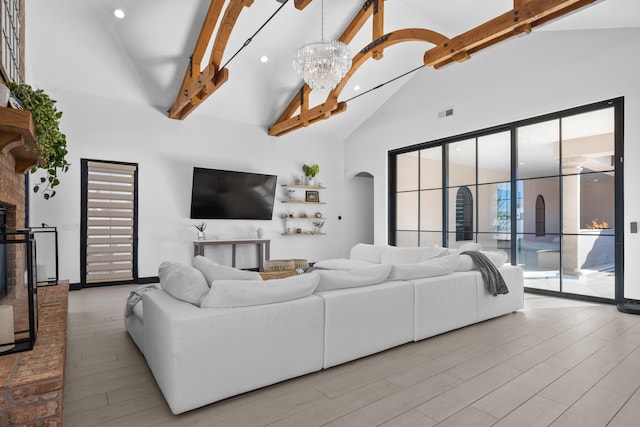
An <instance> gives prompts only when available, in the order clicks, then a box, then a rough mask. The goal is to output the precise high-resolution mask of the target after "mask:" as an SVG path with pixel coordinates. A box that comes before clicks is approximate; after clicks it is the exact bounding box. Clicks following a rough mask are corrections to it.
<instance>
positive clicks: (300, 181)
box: [296, 175, 304, 185]
mask: <svg viewBox="0 0 640 427" xmlns="http://www.w3.org/2000/svg"><path fill="white" fill-rule="evenodd" d="M296 185H304V176H302V175H298V176H296Z"/></svg>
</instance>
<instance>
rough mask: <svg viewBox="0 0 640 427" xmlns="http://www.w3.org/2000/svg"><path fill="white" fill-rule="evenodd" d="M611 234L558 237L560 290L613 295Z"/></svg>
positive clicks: (612, 244)
mask: <svg viewBox="0 0 640 427" xmlns="http://www.w3.org/2000/svg"><path fill="white" fill-rule="evenodd" d="M614 245H615V237H614V235H613V230H611V229H609V230H592V231H591V233H590V235H581V236H568V235H565V236H564V237H563V239H562V248H563V252H562V268H563V271H562V291H563V292H568V293H572V294H580V295H592V296H596V297H602V298H610V299H613V298H614V297H615V250H614Z"/></svg>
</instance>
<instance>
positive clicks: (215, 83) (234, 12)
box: [169, 0, 253, 120]
mask: <svg viewBox="0 0 640 427" xmlns="http://www.w3.org/2000/svg"><path fill="white" fill-rule="evenodd" d="M224 3H225V1H224V0H211V3H210V5H209V10H208V11H207V14H206V16H205V19H204V22H203V24H202V29H201V30H200V34H199V35H198V40H197V41H196V45H195V47H194V49H193V54H192V55H191V59H190V61H189V66H188V67H187V70H186V72H185V76H184V78H183V80H182V84H181V85H180V90H179V92H178V96H177V97H176V100H175V102H174V103H173V105H172V106H171V107H170V108H169V117H170V118H172V119H178V120H184V119H185V118H186V117H187V116H188V115H189V114H190V113H191V112H192V111H193V110H195V108H196V107H197V106H198V105H200V104H201V103H202V102H203V101H204V100H205V99H207V98H208V97H209V96H211V94H212V93H214V92H215V91H216V90H217V89H218V88H220V86H222V85H223V84H224V83H225V82H226V81H227V80H228V79H229V72H228V70H226V69H222V70H220V69H219V67H220V62H221V61H222V56H223V55H224V51H225V49H226V47H227V43H228V42H229V37H230V35H231V31H232V30H233V26H234V25H235V23H236V21H237V20H238V17H239V16H240V13H241V12H242V10H243V8H245V7H250V6H251V5H252V4H253V0H231V1H230V2H229V4H228V5H227V8H226V9H225V11H224V15H223V17H222V20H221V21H220V25H219V28H218V31H217V32H216V38H215V41H214V43H213V48H212V49H211V55H210V57H209V64H208V65H207V67H205V69H204V70H202V71H200V64H201V63H202V59H203V58H204V54H205V52H206V49H207V46H208V45H209V42H210V41H211V37H212V36H213V32H214V30H215V28H216V24H217V22H218V20H219V19H220V14H221V12H222V7H223V6H224Z"/></svg>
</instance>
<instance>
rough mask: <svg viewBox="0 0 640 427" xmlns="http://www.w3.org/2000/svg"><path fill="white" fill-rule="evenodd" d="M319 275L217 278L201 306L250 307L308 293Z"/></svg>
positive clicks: (290, 298)
mask: <svg viewBox="0 0 640 427" xmlns="http://www.w3.org/2000/svg"><path fill="white" fill-rule="evenodd" d="M319 280H320V276H318V274H317V273H315V272H312V273H309V274H299V275H296V276H291V277H286V278H284V279H273V280H265V281H258V280H214V281H213V282H212V283H211V290H210V291H209V293H208V294H207V295H206V297H205V298H204V300H203V301H202V304H201V307H209V308H222V307H247V306H252V305H262V304H273V303H277V302H283V301H289V300H293V299H297V298H303V297H306V296H309V295H311V294H312V293H313V291H315V290H316V287H317V286H318V281H319Z"/></svg>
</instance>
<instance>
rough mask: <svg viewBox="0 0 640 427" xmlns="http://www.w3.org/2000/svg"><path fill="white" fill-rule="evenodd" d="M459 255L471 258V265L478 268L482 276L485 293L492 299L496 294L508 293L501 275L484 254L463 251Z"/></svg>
mask: <svg viewBox="0 0 640 427" xmlns="http://www.w3.org/2000/svg"><path fill="white" fill-rule="evenodd" d="M460 255H469V256H470V257H471V259H472V260H473V265H475V266H476V267H477V268H478V270H479V271H480V274H481V275H482V280H484V286H485V288H486V289H487V292H489V293H490V294H491V295H493V296H494V297H495V296H496V295H498V294H508V293H509V288H508V287H507V284H506V283H505V282H504V279H503V278H502V274H500V271H498V269H497V268H496V266H495V265H494V264H493V262H491V260H490V259H489V258H488V257H487V256H486V255H485V254H483V253H482V252H478V251H465V252H461V253H460Z"/></svg>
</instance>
